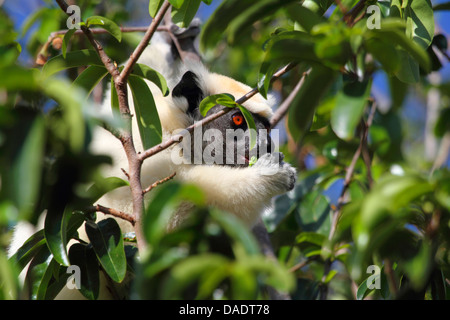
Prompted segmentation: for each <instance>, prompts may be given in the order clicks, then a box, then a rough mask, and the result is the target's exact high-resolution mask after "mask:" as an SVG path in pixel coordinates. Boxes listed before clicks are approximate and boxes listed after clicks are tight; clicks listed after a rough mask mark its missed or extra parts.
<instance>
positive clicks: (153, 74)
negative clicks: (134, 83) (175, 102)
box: [131, 63, 169, 96]
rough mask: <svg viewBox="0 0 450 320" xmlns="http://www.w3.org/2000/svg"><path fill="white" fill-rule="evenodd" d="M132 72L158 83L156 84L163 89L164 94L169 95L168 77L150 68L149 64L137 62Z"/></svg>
mask: <svg viewBox="0 0 450 320" xmlns="http://www.w3.org/2000/svg"><path fill="white" fill-rule="evenodd" d="M131 74H134V75H136V76H139V77H142V78H145V79H147V80H150V81H151V82H153V83H154V84H156V86H157V87H158V88H159V89H160V90H161V92H162V94H163V95H164V96H167V95H168V94H169V88H168V87H167V83H166V79H165V78H164V77H163V75H162V74H160V73H159V72H158V71H156V70H154V69H152V68H150V67H149V66H147V65H145V64H141V63H136V65H135V66H134V67H133V71H132V72H131Z"/></svg>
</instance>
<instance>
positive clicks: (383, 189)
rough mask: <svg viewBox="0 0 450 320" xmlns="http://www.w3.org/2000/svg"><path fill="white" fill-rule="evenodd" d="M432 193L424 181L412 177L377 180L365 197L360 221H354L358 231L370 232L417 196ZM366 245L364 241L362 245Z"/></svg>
mask: <svg viewBox="0 0 450 320" xmlns="http://www.w3.org/2000/svg"><path fill="white" fill-rule="evenodd" d="M432 191H433V186H432V185H431V184H430V183H429V182H427V181H426V180H424V179H422V178H420V177H417V176H414V175H407V176H391V175H388V176H386V177H383V179H379V181H378V183H377V185H375V186H374V187H373V189H372V191H371V192H370V193H369V194H368V195H367V196H366V197H365V199H364V202H363V204H362V208H361V215H360V218H361V220H360V221H355V223H356V224H357V225H358V228H360V229H358V230H361V231H362V232H371V231H372V230H375V228H376V227H377V226H378V225H379V223H380V222H382V221H384V219H385V218H386V217H388V216H389V215H392V214H396V213H397V212H398V210H399V209H401V208H404V207H406V206H408V205H410V204H411V203H412V202H413V201H414V200H415V199H417V198H418V197H419V196H422V195H425V194H427V193H429V192H432ZM363 244H364V245H366V244H367V243H366V242H365V241H364V243H363Z"/></svg>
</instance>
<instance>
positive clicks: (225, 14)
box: [200, 0, 255, 51]
mask: <svg viewBox="0 0 450 320" xmlns="http://www.w3.org/2000/svg"><path fill="white" fill-rule="evenodd" d="M254 4H255V1H254V0H230V1H222V3H221V4H220V5H219V6H218V7H217V9H216V10H215V11H214V12H213V14H211V15H210V17H209V19H208V21H206V23H205V25H204V26H203V28H202V31H201V33H200V49H201V50H202V51H204V50H206V49H207V48H213V47H215V46H216V44H217V42H219V41H220V40H221V39H223V35H224V34H225V30H226V29H227V27H228V25H229V23H230V21H232V20H233V19H234V18H235V17H236V14H239V13H241V12H244V11H245V10H246V9H248V8H249V7H251V6H253V5H254Z"/></svg>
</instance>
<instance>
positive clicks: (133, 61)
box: [120, 1, 170, 82]
mask: <svg viewBox="0 0 450 320" xmlns="http://www.w3.org/2000/svg"><path fill="white" fill-rule="evenodd" d="M169 7H170V3H169V2H168V1H165V2H164V4H163V5H162V7H161V8H160V9H159V11H158V14H157V15H156V17H155V18H154V19H153V20H152V22H151V24H150V26H149V27H148V29H147V31H146V32H145V34H144V37H143V38H142V40H141V42H140V43H139V44H138V46H137V47H136V49H135V50H134V51H133V53H132V54H131V56H130V59H128V61H127V63H126V64H125V66H124V68H123V70H122V72H121V74H120V77H121V80H122V81H124V82H125V81H126V80H127V78H128V76H129V75H130V73H131V71H132V70H133V67H134V65H135V64H136V62H137V60H138V59H139V57H140V56H141V54H142V52H144V50H145V48H146V47H147V46H148V43H149V42H150V39H151V38H152V37H153V34H154V33H155V32H156V30H157V28H158V25H159V24H160V23H161V21H162V19H163V18H164V15H165V14H166V11H167V10H168V9H169Z"/></svg>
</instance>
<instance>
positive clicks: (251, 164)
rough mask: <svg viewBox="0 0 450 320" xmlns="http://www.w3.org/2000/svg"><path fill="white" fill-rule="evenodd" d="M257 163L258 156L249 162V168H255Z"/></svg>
mask: <svg viewBox="0 0 450 320" xmlns="http://www.w3.org/2000/svg"><path fill="white" fill-rule="evenodd" d="M256 161H258V158H257V157H256V156H253V157H251V158H250V161H249V162H248V166H249V167H251V166H253V165H254V164H255V163H256Z"/></svg>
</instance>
